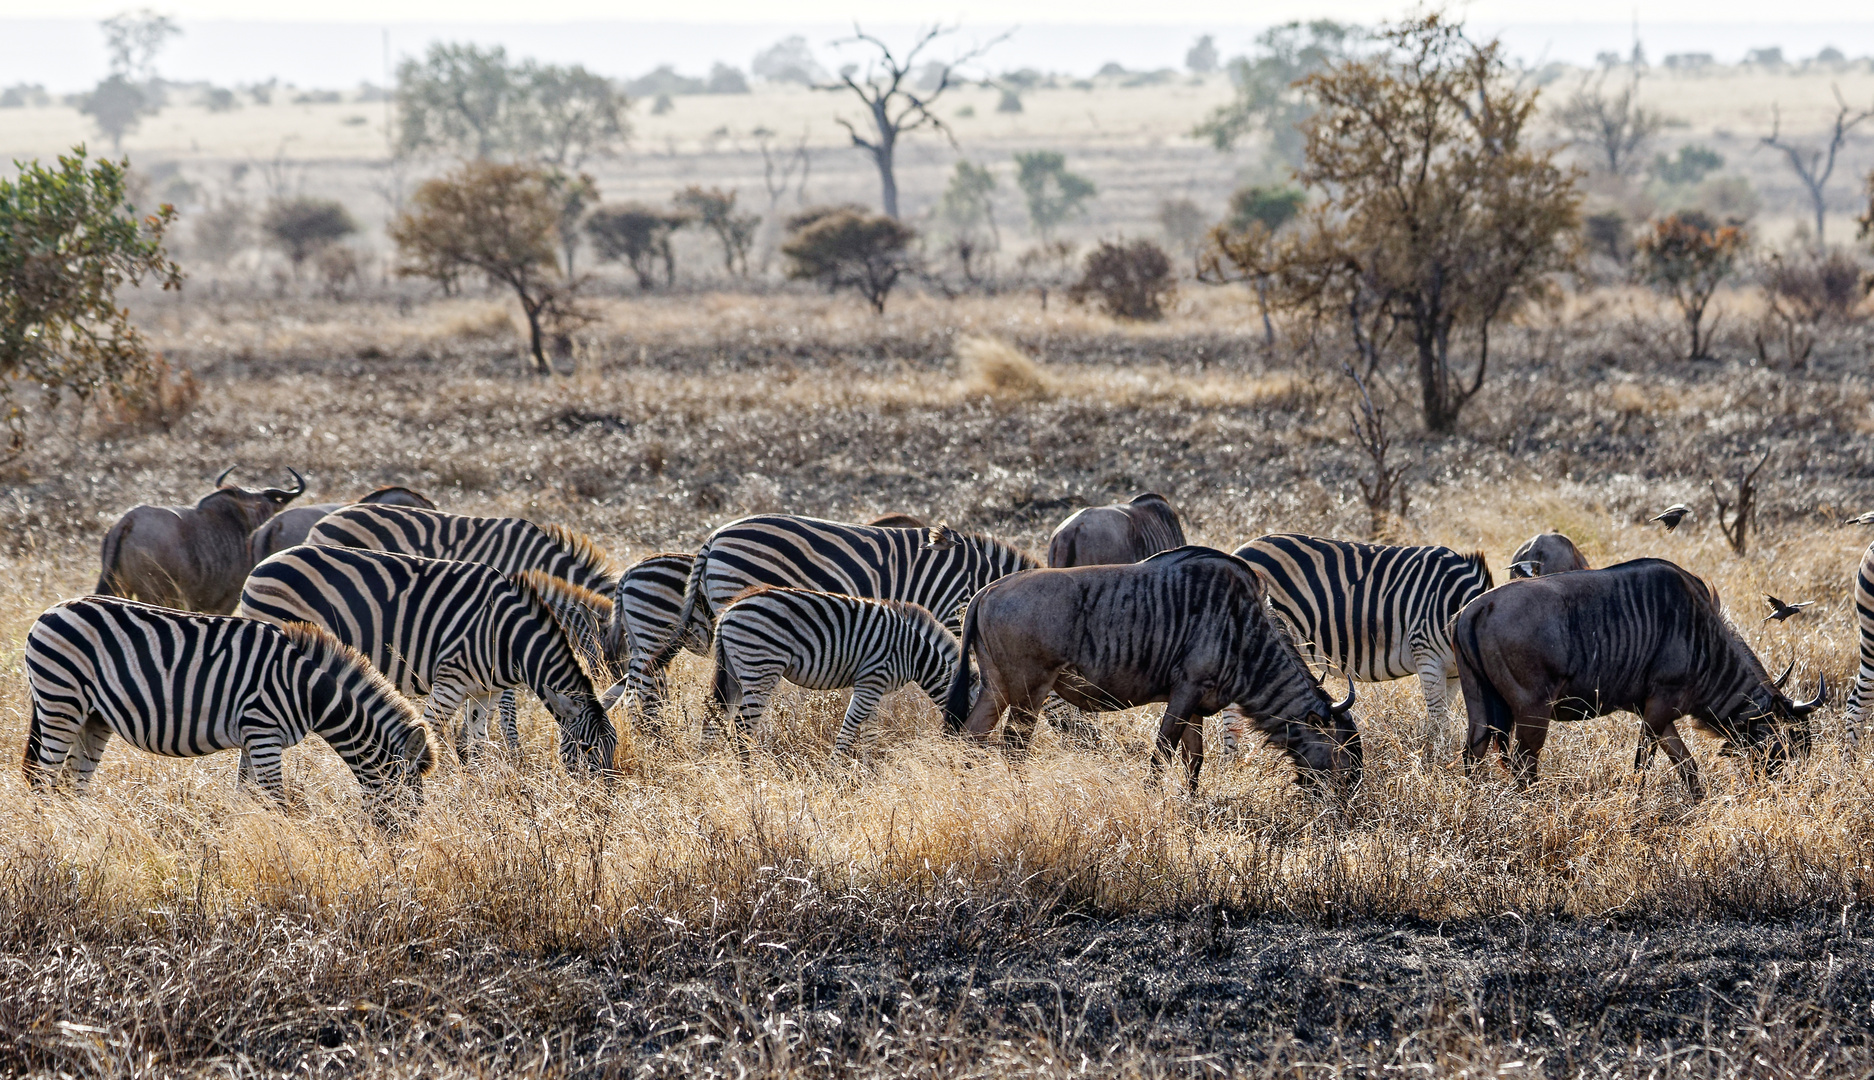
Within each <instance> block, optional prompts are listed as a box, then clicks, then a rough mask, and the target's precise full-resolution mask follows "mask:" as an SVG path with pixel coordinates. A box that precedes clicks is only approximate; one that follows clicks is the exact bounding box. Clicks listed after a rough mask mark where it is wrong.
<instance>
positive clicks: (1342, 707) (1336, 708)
mask: <svg viewBox="0 0 1874 1080" xmlns="http://www.w3.org/2000/svg"><path fill="white" fill-rule="evenodd" d="M1353 699H1354V692H1353V683H1352V682H1351V681H1350V682H1348V683H1347V700H1345V701H1343V702H1341V703H1340V704H1338V705H1332V704H1331V705H1329V706H1328V708H1329V710H1331V711H1333V712H1337V713H1344V712H1346V711H1347V710H1348V709H1351V708H1353Z"/></svg>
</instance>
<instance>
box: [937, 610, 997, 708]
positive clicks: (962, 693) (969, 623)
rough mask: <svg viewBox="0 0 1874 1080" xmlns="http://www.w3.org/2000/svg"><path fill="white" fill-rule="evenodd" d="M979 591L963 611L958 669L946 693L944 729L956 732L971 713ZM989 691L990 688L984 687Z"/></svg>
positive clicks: (958, 643) (953, 674) (984, 689)
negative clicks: (973, 646)
mask: <svg viewBox="0 0 1874 1080" xmlns="http://www.w3.org/2000/svg"><path fill="white" fill-rule="evenodd" d="M982 595H983V594H982V593H980V592H979V593H977V594H976V595H975V596H974V597H972V598H971V599H970V606H969V609H968V610H967V611H965V612H964V613H963V636H962V637H961V638H960V639H959V640H958V642H957V645H958V647H957V669H956V671H955V672H953V673H951V675H950V692H949V693H947V694H945V695H944V730H945V731H948V732H950V733H951V734H953V735H954V734H956V733H957V732H959V731H962V730H963V723H964V721H966V720H968V719H969V715H970V646H971V645H973V644H974V643H975V641H976V602H977V601H978V600H980V599H982ZM983 692H984V693H988V692H989V691H988V688H987V687H984V688H983Z"/></svg>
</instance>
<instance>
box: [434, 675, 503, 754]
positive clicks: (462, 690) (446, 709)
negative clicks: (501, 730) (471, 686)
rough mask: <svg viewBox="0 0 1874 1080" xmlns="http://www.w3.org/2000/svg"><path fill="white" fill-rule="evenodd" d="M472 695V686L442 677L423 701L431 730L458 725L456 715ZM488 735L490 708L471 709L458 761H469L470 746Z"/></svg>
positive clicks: (460, 739) (457, 745)
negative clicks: (488, 710) (470, 693)
mask: <svg viewBox="0 0 1874 1080" xmlns="http://www.w3.org/2000/svg"><path fill="white" fill-rule="evenodd" d="M466 697H468V687H466V686H464V685H462V683H461V682H459V681H457V679H456V678H454V677H448V676H446V677H444V678H441V679H438V680H437V681H436V682H435V683H434V684H433V685H431V686H430V688H429V700H428V701H426V702H424V703H423V722H424V723H426V724H428V725H429V728H430V730H431V731H438V732H446V731H449V730H451V729H452V728H453V727H454V724H455V714H456V712H457V710H459V709H461V708H462V702H463V699H464V698H466ZM487 737H488V712H487V710H486V709H469V710H468V715H467V716H465V717H463V720H462V728H461V730H460V731H459V732H458V733H457V735H456V742H455V753H456V760H458V761H460V762H462V763H463V764H465V765H466V764H467V763H468V753H469V746H470V745H472V744H473V743H475V742H477V741H479V740H481V739H485V738H487Z"/></svg>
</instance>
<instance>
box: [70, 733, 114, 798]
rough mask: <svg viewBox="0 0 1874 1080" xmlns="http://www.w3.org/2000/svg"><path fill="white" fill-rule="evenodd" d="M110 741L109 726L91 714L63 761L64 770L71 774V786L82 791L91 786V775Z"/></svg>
mask: <svg viewBox="0 0 1874 1080" xmlns="http://www.w3.org/2000/svg"><path fill="white" fill-rule="evenodd" d="M110 741H111V726H110V725H109V724H107V723H105V722H104V718H103V717H102V716H98V715H97V714H95V713H93V714H92V716H91V718H90V719H88V720H86V721H85V726H84V727H82V728H79V729H78V739H77V741H76V742H75V743H74V744H73V746H72V753H71V756H70V757H68V758H66V759H65V768H66V770H67V771H68V772H70V773H71V777H72V786H73V787H75V788H77V789H78V790H79V791H81V792H82V791H84V790H85V789H86V788H88V787H90V786H91V773H92V772H93V771H94V770H96V769H97V767H98V759H99V758H101V757H103V756H104V746H105V744H106V743H108V742H110Z"/></svg>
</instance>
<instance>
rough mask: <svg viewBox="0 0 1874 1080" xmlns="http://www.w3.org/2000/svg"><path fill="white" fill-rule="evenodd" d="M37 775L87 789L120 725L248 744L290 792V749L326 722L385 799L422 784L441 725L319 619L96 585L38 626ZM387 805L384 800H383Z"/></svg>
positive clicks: (249, 767)
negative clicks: (213, 606) (181, 602)
mask: <svg viewBox="0 0 1874 1080" xmlns="http://www.w3.org/2000/svg"><path fill="white" fill-rule="evenodd" d="M26 672H27V678H28V681H29V684H30V687H31V693H32V722H31V725H30V727H29V729H28V731H27V734H26V762H25V771H26V779H27V781H28V782H29V783H31V784H32V786H33V787H34V788H37V789H44V788H46V787H48V786H52V785H54V784H62V783H63V782H64V780H65V779H66V778H67V777H69V778H70V779H71V781H72V784H73V786H74V787H75V788H76V789H77V790H79V791H83V790H85V789H86V788H87V787H89V785H90V781H91V774H92V772H93V770H95V769H96V768H97V765H98V759H99V758H100V757H101V756H102V755H103V753H104V747H105V744H106V743H107V742H108V741H109V740H110V737H111V734H112V733H113V732H115V733H116V734H117V735H118V736H119V737H121V738H122V739H123V740H124V741H125V742H128V743H130V744H131V745H132V746H135V747H137V748H138V749H140V750H145V751H147V752H149V753H152V754H162V755H165V756H167V757H201V756H204V755H207V754H212V753H215V752H217V751H220V750H235V749H238V750H240V752H241V766H240V776H241V779H242V780H243V781H255V780H257V781H258V782H259V784H260V786H261V787H262V788H263V789H264V790H266V791H267V792H268V793H269V794H271V795H272V796H273V797H274V799H276V800H278V801H280V802H284V801H285V799H286V785H285V782H284V780H283V779H282V777H281V774H280V755H281V754H282V753H283V752H285V750H286V749H287V748H288V747H290V746H295V745H298V744H299V743H300V742H301V741H302V740H304V739H305V737H306V736H307V734H309V733H310V734H316V735H318V736H319V737H320V738H322V739H324V740H325V742H326V743H327V745H329V746H331V747H332V749H334V750H336V751H338V756H339V757H340V758H341V759H343V760H344V762H345V764H346V765H347V766H349V767H350V768H351V771H352V775H354V776H356V777H357V778H358V783H359V786H360V787H362V788H363V789H364V792H365V794H366V796H367V797H369V798H371V799H372V800H373V801H375V800H377V799H378V798H381V797H382V796H384V795H386V794H388V792H389V791H390V790H392V785H393V784H397V785H402V786H404V787H405V788H407V790H409V791H410V792H411V793H412V794H413V795H415V796H417V797H419V798H420V797H421V795H422V786H423V777H424V775H426V774H427V773H428V772H429V771H430V769H431V767H432V766H433V765H434V764H435V757H434V755H433V753H432V751H431V748H430V736H429V731H430V729H429V726H428V725H426V724H424V723H423V722H422V721H421V720H419V719H418V717H417V711H416V707H415V706H413V705H412V704H410V702H408V701H406V700H404V698H403V697H402V695H400V694H398V693H397V691H396V689H395V688H394V687H392V686H391V684H390V683H389V682H388V681H386V680H385V678H384V677H383V676H382V675H381V674H379V673H378V672H377V671H375V670H373V669H372V667H371V665H370V663H369V662H367V661H366V660H365V658H364V657H362V656H360V655H359V654H358V653H357V652H356V651H355V650H353V649H351V648H349V647H347V646H346V645H344V644H343V643H341V642H340V641H338V640H337V639H336V638H334V637H333V636H332V635H330V634H328V633H326V632H325V631H324V630H321V629H319V628H318V627H316V626H309V625H307V624H305V623H289V624H288V625H286V626H284V627H282V626H275V625H274V624H272V623H269V622H263V621H261V620H259V619H250V618H243V617H241V616H238V615H205V614H197V613H192V612H185V611H176V610H173V609H170V608H160V607H155V606H152V605H149V604H140V603H137V602H136V601H133V600H121V599H117V598H115V597H102V596H87V597H83V598H80V599H76V600H67V601H65V602H63V603H60V604H55V605H53V606H52V607H51V608H50V609H48V610H47V611H46V612H45V613H44V614H42V615H40V616H39V618H38V619H37V620H36V621H35V622H34V623H33V625H32V629H31V630H30V631H28V632H27V635H26ZM380 809H381V806H380Z"/></svg>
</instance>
